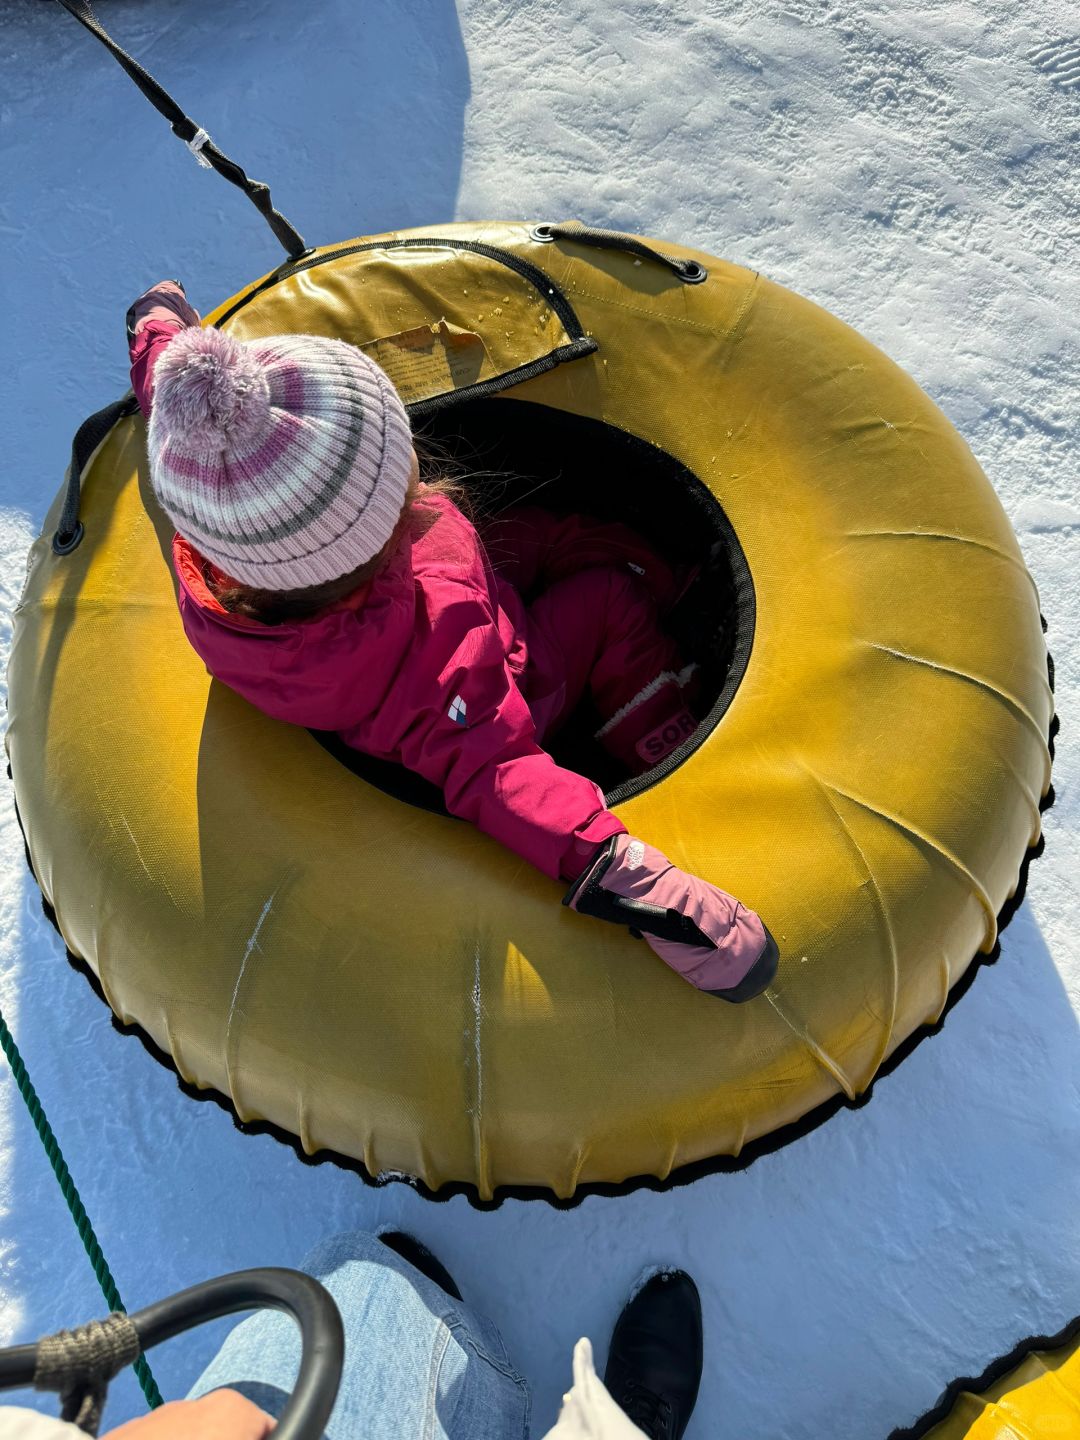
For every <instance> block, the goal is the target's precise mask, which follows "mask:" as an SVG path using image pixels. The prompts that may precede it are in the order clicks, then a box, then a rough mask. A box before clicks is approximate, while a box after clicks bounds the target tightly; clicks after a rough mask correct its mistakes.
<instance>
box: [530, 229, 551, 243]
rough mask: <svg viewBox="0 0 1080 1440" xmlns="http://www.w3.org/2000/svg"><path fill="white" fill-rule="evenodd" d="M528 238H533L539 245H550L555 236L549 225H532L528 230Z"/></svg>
mask: <svg viewBox="0 0 1080 1440" xmlns="http://www.w3.org/2000/svg"><path fill="white" fill-rule="evenodd" d="M529 239H530V240H535V241H536V242H537V243H538V244H540V245H550V244H551V243H552V241H553V240H554V239H555V236H554V235H553V234H552V233H551V226H550V225H548V224H544V225H534V226H533V228H532V229H531V230H530V231H529Z"/></svg>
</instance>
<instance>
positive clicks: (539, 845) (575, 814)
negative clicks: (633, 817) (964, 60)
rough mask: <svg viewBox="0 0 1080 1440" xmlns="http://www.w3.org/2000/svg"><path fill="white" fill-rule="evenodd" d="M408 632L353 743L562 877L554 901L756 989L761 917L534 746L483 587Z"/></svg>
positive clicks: (763, 954) (728, 991)
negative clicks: (363, 732) (637, 833)
mask: <svg viewBox="0 0 1080 1440" xmlns="http://www.w3.org/2000/svg"><path fill="white" fill-rule="evenodd" d="M421 635H422V637H423V640H422V643H420V637H421ZM417 639H418V643H417V644H416V645H415V646H414V647H413V651H412V655H413V656H414V657H416V658H415V659H414V660H413V662H412V663H411V664H408V665H407V666H406V667H403V672H402V673H399V675H398V678H397V683H396V684H395V686H394V689H393V692H392V693H391V694H390V696H388V697H387V698H386V699H385V700H384V702H383V704H382V705H381V706H380V707H379V710H378V712H377V713H376V714H375V715H374V716H373V717H372V720H371V722H370V727H371V731H372V733H371V735H370V736H369V737H363V736H358V739H357V743H358V744H359V746H360V748H363V749H366V748H368V745H369V744H371V743H372V741H374V743H375V745H376V746H377V748H378V749H380V750H382V751H383V752H384V753H386V752H392V751H394V750H396V751H397V753H398V754H400V756H401V759H402V761H403V763H404V764H405V765H407V766H408V767H409V768H410V769H411V770H415V771H417V772H418V773H419V774H421V775H423V776H424V777H425V778H426V779H428V780H431V781H433V782H434V783H435V784H437V785H439V786H440V787H441V789H442V791H443V794H444V797H445V800H446V806H447V809H448V810H449V811H450V812H451V813H452V814H454V815H458V816H460V817H461V818H462V819H466V820H469V821H471V822H472V823H473V824H474V825H476V826H477V828H478V829H480V830H483V831H484V832H485V833H486V834H488V835H491V836H492V837H493V838H494V839H496V840H498V841H499V842H500V843H501V844H503V845H506V846H507V848H508V849H511V850H514V851H515V852H516V853H517V854H519V855H522V856H523V857H524V858H525V859H527V860H529V861H530V862H531V863H532V864H534V865H536V866H537V867H538V868H539V869H541V870H544V871H545V872H546V873H547V874H549V875H551V876H553V877H555V878H561V879H563V880H572V881H573V882H574V883H573V884H572V886H571V889H570V892H569V894H568V895H567V897H566V901H565V902H564V903H566V904H568V905H570V906H571V908H573V909H575V910H577V911H579V912H580V913H581V914H585V915H592V916H595V917H596V918H597V919H602V920H608V921H613V922H615V923H617V924H623V925H626V926H627V927H629V928H630V929H631V930H632V931H633V932H634V933H635V934H638V935H640V936H641V937H642V938H644V939H645V940H646V941H647V942H648V944H649V945H650V947H651V948H652V949H653V950H654V951H655V953H656V954H657V955H658V956H659V957H660V959H662V960H663V961H664V963H665V964H667V965H669V966H670V967H671V968H672V969H673V970H675V971H676V973H677V974H679V975H681V976H682V977H683V979H685V980H687V981H689V983H690V984H691V985H693V986H695V987H696V988H697V989H699V990H705V991H707V992H709V993H710V994H714V995H718V996H720V997H721V998H723V999H726V1000H732V1001H741V1000H749V999H751V998H752V997H753V996H755V995H758V994H760V993H761V991H762V990H763V989H764V988H765V986H766V985H767V984H768V983H769V982H770V981H771V980H772V978H773V975H774V974H775V972H776V963H777V948H776V943H775V941H774V940H773V939H772V937H771V936H770V935H769V934H768V932H767V931H766V929H765V927H764V926H763V925H762V923H761V921H760V919H759V918H758V916H757V915H755V914H754V912H753V911H751V910H747V909H746V908H745V907H744V906H742V905H741V904H740V903H739V902H738V901H737V900H736V899H735V898H734V897H733V896H731V895H728V894H726V893H725V892H724V891H723V890H720V889H718V888H717V887H716V886H714V885H711V884H709V883H708V882H707V881H705V880H701V879H699V878H698V877H696V876H694V875H689V874H687V873H686V872H685V871H682V870H679V869H678V868H677V867H676V866H674V865H672V864H671V862H670V861H669V860H668V859H667V857H666V856H665V855H663V854H661V852H660V851H658V850H656V849H654V848H653V847H652V846H648V845H644V844H643V843H642V842H641V841H639V840H634V839H632V838H631V837H630V836H629V835H628V834H627V833H626V827H625V826H624V825H623V824H622V822H621V821H620V820H619V819H618V817H617V816H615V815H613V814H612V813H611V811H609V810H607V809H606V808H605V806H604V800H603V795H602V793H601V791H600V790H599V788H598V787H597V786H596V785H595V784H594V783H593V782H592V781H591V780H588V779H586V778H585V777H584V776H582V775H578V774H576V773H575V772H574V771H572V770H566V769H564V768H562V767H561V766H559V765H557V764H556V763H555V761H554V760H553V759H552V757H551V756H550V755H549V754H548V753H547V752H546V751H545V750H543V749H542V748H541V747H540V745H539V744H538V743H537V740H536V733H535V729H534V726H533V721H532V717H531V715H530V713H529V708H528V705H527V704H526V702H525V699H524V697H523V696H522V694H521V692H520V691H519V689H518V687H517V684H516V682H515V680H514V677H513V676H512V674H511V673H510V671H509V669H508V667H507V664H506V659H505V655H504V652H503V647H502V642H501V640H500V638H499V632H498V628H497V625H496V622H495V617H494V615H493V614H492V613H491V604H490V599H489V598H488V596H487V595H486V594H483V593H482V592H480V591H478V590H476V589H473V588H471V587H462V589H461V594H460V598H459V599H458V600H457V601H455V602H454V603H451V604H448V605H445V606H443V607H442V608H440V609H439V610H438V611H437V612H436V613H432V612H431V611H430V610H421V611H420V612H418V635H417ZM432 655H438V656H439V657H440V659H441V663H439V662H436V663H437V664H438V673H437V675H433V674H432V673H431V671H430V670H429V669H428V666H427V663H426V661H427V660H428V658H429V657H431V656H432ZM436 697H438V698H437V699H436ZM433 701H434V702H435V703H432V702H433ZM364 728H365V729H367V728H368V727H366V726H365V727H364ZM395 732H396V733H395ZM365 739H366V743H365Z"/></svg>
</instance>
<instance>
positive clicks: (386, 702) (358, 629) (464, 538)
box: [173, 496, 626, 880]
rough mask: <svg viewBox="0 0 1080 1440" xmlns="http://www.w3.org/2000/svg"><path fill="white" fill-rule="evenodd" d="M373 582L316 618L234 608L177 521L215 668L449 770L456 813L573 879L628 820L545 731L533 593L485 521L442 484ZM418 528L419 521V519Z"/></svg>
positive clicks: (323, 724)
mask: <svg viewBox="0 0 1080 1440" xmlns="http://www.w3.org/2000/svg"><path fill="white" fill-rule="evenodd" d="M429 507H430V509H431V510H432V511H434V512H435V515H436V519H435V522H434V523H433V524H432V525H431V526H430V528H429V529H427V531H426V533H424V534H421V535H417V534H415V533H412V534H407V535H406V537H405V538H404V539H403V540H402V542H401V544H400V546H399V547H398V549H397V551H396V553H395V554H394V555H393V557H392V558H391V559H390V561H389V562H388V563H387V565H386V567H385V568H384V569H383V570H382V571H381V572H380V573H379V574H378V575H377V576H376V578H375V579H374V580H373V581H372V582H371V584H370V585H368V586H366V587H364V588H363V589H362V590H360V591H357V592H356V593H354V594H353V595H351V596H349V597H348V599H346V600H344V601H341V602H339V603H338V604H336V605H332V606H329V607H328V608H327V609H325V610H322V611H320V612H319V613H318V614H317V615H314V616H312V617H310V618H309V619H306V620H297V621H288V622H285V623H284V624H281V625H264V624H262V623H261V622H260V621H258V620H250V619H247V618H246V617H244V616H240V615H234V614H230V613H229V612H228V611H226V610H225V609H224V607H223V606H222V605H221V603H220V601H218V600H217V598H216V597H215V596H214V594H213V592H212V591H211V590H210V587H209V585H208V584H207V581H206V578H205V577H204V573H203V566H204V564H205V562H204V561H203V559H202V557H201V556H200V555H199V554H198V552H197V551H195V550H194V549H193V547H192V546H191V545H189V544H188V543H187V541H186V540H183V539H182V538H181V537H180V536H179V535H178V536H177V537H176V539H175V540H174V542H173V560H174V563H175V566H176V572H177V575H178V576H179V580H180V613H181V616H182V617H183V621H184V629H185V631H186V632H187V637H188V639H189V640H190V641H191V644H192V645H193V646H194V648H195V650H196V651H197V652H198V654H199V655H201V657H202V659H203V661H204V662H205V664H206V668H207V669H208V670H209V671H210V673H211V674H212V675H214V676H216V677H217V679H219V680H221V681H222V682H223V683H224V684H226V685H228V686H229V688H230V689H232V690H236V691H237V692H238V693H239V694H241V695H243V696H244V697H245V699H247V700H250V701H251V703H252V704H253V705H257V706H258V708H259V709H260V710H263V711H265V713H266V714H268V715H272V716H273V717H274V718H275V719H277V720H287V721H289V722H290V723H292V724H294V725H304V726H307V727H308V728H309V729H312V730H334V731H337V733H338V734H339V735H340V736H341V738H342V739H343V740H344V741H345V743H346V744H347V745H351V746H353V748H354V749H357V750H362V751H363V752H364V753H365V754H367V755H374V756H376V757H378V758H379V759H384V760H393V761H397V762H398V763H399V764H402V765H406V766H408V768H409V769H410V770H415V771H416V772H417V773H418V774H420V775H423V776H424V778H425V779H427V780H431V781H433V782H434V783H435V784H436V785H438V786H439V787H440V788H441V789H442V791H443V795H444V797H445V801H446V808H447V809H448V810H449V811H450V813H451V814H452V815H459V816H461V818H462V819H464V820H471V821H472V823H473V824H474V825H476V826H478V827H479V828H480V829H481V830H483V831H484V832H485V833H486V834H488V835H491V836H493V837H494V838H495V839H496V840H498V841H500V842H501V843H502V844H503V845H506V846H508V847H509V849H511V850H514V851H516V853H517V854H519V855H521V856H522V857H523V858H524V859H526V860H528V861H530V862H531V863H532V864H533V865H536V866H537V867H538V868H539V869H541V870H543V871H545V872H546V873H547V874H548V875H551V876H554V877H556V878H558V877H562V878H564V879H568V880H572V879H575V878H576V877H577V875H579V874H580V873H581V871H582V869H584V867H585V864H586V862H587V861H588V858H589V856H590V855H591V853H592V851H593V850H594V849H595V848H596V846H597V845H599V844H600V843H601V841H603V840H606V839H607V838H608V836H610V835H615V834H618V833H620V832H622V831H623V830H625V828H626V827H625V826H624V825H623V824H622V822H621V821H620V820H618V819H617V818H616V817H615V816H614V815H612V814H611V812H610V811H608V810H606V809H605V808H604V797H603V795H602V793H601V792H600V790H599V788H598V787H597V786H596V785H595V784H594V783H593V782H592V781H591V780H587V779H585V777H584V776H583V775H577V774H575V773H574V772H573V771H571V770H564V769H562V768H561V766H559V765H556V763H555V761H554V760H553V759H552V758H551V756H550V755H549V754H547V752H546V751H545V750H543V749H541V747H540V745H539V744H538V743H537V740H536V730H535V727H534V724H533V719H532V716H531V714H530V713H529V707H528V705H527V704H526V702H525V698H524V696H523V695H522V693H521V691H520V690H519V688H518V683H517V682H518V679H519V677H520V676H521V675H522V674H523V673H524V670H525V666H526V664H527V661H528V654H527V650H526V645H525V641H524V639H523V638H522V637H523V635H524V633H525V624H524V619H525V617H524V606H523V605H522V602H521V600H520V598H519V596H518V595H517V593H516V592H515V591H514V590H513V589H512V588H511V587H510V586H509V585H505V584H500V582H499V581H498V580H496V578H495V576H494V574H493V573H492V570H491V566H490V564H489V563H488V560H487V555H486V553H485V551H484V548H483V546H482V545H481V543H480V540H479V537H478V536H477V534H476V531H475V530H474V529H473V527H472V526H471V525H470V524H469V522H468V521H467V520H466V519H465V517H464V516H463V515H462V514H461V513H460V511H458V510H457V509H456V507H455V506H453V505H452V504H451V503H450V502H449V501H448V500H446V499H444V498H443V497H442V496H435V497H433V498H432V499H431V500H430V501H428V502H426V505H423V506H420V507H419V513H420V514H421V515H422V512H423V510H424V509H425V508H429ZM416 528H419V527H414V531H415V529H416Z"/></svg>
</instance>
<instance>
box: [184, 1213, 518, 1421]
mask: <svg viewBox="0 0 1080 1440" xmlns="http://www.w3.org/2000/svg"><path fill="white" fill-rule="evenodd" d="M303 1268H304V1269H305V1270H306V1271H307V1272H308V1273H309V1274H310V1275H314V1276H316V1277H317V1278H318V1279H319V1280H321V1281H322V1283H323V1284H324V1285H325V1286H326V1288H327V1289H328V1290H329V1291H330V1293H331V1295H333V1297H334V1299H335V1300H336V1301H337V1306H338V1309H339V1310H340V1311H341V1318H342V1321H343V1323H344V1326H345V1369H344V1373H343V1375H342V1379H341V1389H340V1391H339V1392H338V1398H337V1404H336V1405H335V1406H334V1411H333V1414H332V1415H331V1417H330V1422H329V1424H328V1425H327V1427H326V1440H356V1437H358V1436H363V1437H364V1440H527V1437H528V1434H529V1392H528V1388H527V1386H526V1384H525V1381H524V1379H523V1378H522V1377H521V1376H520V1375H519V1374H518V1373H517V1371H516V1370H515V1369H514V1367H513V1366H512V1365H511V1364H510V1361H509V1358H508V1356H507V1354H506V1348H505V1346H504V1345H503V1342H502V1339H501V1337H500V1335H499V1332H498V1331H497V1330H496V1329H495V1326H494V1325H493V1324H492V1323H491V1321H490V1320H486V1319H485V1318H484V1317H483V1316H482V1315H476V1314H474V1313H473V1312H472V1311H471V1310H469V1309H468V1307H467V1306H465V1305H462V1304H461V1303H460V1302H459V1301H456V1300H454V1299H452V1298H451V1296H449V1295H447V1294H445V1293H444V1292H443V1291H442V1290H440V1289H439V1287H438V1286H437V1285H435V1284H433V1283H432V1281H430V1280H429V1279H427V1277H426V1276H424V1275H421V1274H420V1272H419V1271H418V1270H415V1269H414V1268H413V1267H412V1266H411V1265H410V1264H409V1263H408V1262H407V1261H406V1260H403V1259H402V1258H401V1256H400V1255H397V1254H395V1253H394V1251H392V1250H390V1249H388V1248H387V1247H386V1246H385V1245H383V1244H382V1243H381V1242H380V1241H378V1240H376V1239H375V1238H374V1236H372V1235H366V1234H363V1233H361V1232H359V1231H357V1232H355V1233H352V1234H348V1235H337V1236H334V1237H333V1238H332V1239H330V1240H327V1241H324V1242H323V1243H322V1244H321V1245H319V1246H318V1247H317V1248H316V1249H315V1250H313V1251H312V1253H311V1254H310V1255H309V1256H308V1257H307V1259H306V1260H305V1261H304V1265H303ZM299 1361H300V1338H299V1331H298V1330H297V1328H296V1325H295V1324H294V1322H293V1321H292V1320H290V1319H289V1318H288V1317H287V1316H285V1315H280V1314H277V1313H276V1312H273V1311H267V1310H264V1311H260V1312H259V1313H258V1314H257V1315H253V1316H252V1317H251V1318H250V1319H249V1320H244V1321H242V1322H241V1323H240V1324H239V1325H238V1326H237V1327H236V1329H235V1330H233V1331H232V1332H231V1334H230V1335H229V1336H228V1338H227V1339H226V1341H225V1343H224V1345H223V1346H222V1347H221V1349H220V1350H219V1351H218V1353H217V1355H215V1356H214V1358H213V1360H211V1362H210V1364H209V1365H208V1366H207V1368H206V1370H204V1371H203V1373H202V1375H201V1376H200V1377H199V1379H198V1380H197V1381H196V1383H195V1385H194V1387H193V1388H192V1390H191V1392H190V1395H189V1398H190V1399H193V1400H194V1399H196V1398H197V1397H198V1396H200V1395H205V1394H207V1392H208V1391H210V1390H217V1389H220V1388H221V1387H222V1386H225V1385H228V1386H230V1387H231V1388H232V1389H234V1390H239V1391H240V1393H241V1394H243V1395H246V1396H247V1397H248V1398H249V1399H250V1400H253V1401H254V1402H255V1404H257V1405H260V1406H261V1407H262V1408H263V1409H264V1410H266V1411H267V1412H268V1413H269V1414H271V1415H275V1416H277V1415H280V1414H281V1409H282V1407H283V1405H284V1404H285V1401H286V1399H287V1397H288V1395H289V1394H290V1393H291V1391H292V1387H293V1383H294V1381H295V1379H296V1371H297V1367H298V1365H299Z"/></svg>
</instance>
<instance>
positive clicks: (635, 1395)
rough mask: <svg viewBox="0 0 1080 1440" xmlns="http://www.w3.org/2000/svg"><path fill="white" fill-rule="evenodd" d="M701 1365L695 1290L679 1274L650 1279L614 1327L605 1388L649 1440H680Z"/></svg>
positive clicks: (698, 1302)
mask: <svg viewBox="0 0 1080 1440" xmlns="http://www.w3.org/2000/svg"><path fill="white" fill-rule="evenodd" d="M701 1364H702V1341H701V1299H700V1297H699V1296H698V1291H697V1286H696V1285H695V1284H694V1282H693V1280H691V1279H690V1276H689V1275H687V1274H686V1273H685V1271H682V1270H667V1271H663V1272H661V1273H660V1274H659V1275H654V1276H653V1277H652V1278H651V1279H650V1280H648V1281H646V1283H645V1284H644V1285H643V1286H642V1287H641V1289H640V1290H639V1291H638V1292H637V1294H636V1295H635V1296H634V1297H633V1298H632V1299H631V1300H630V1301H629V1302H628V1303H627V1305H626V1308H625V1309H624V1310H623V1312H622V1314H621V1315H620V1316H619V1318H618V1320H617V1321H616V1322H615V1333H614V1334H613V1335H612V1337H611V1349H610V1350H609V1352H608V1362H607V1370H606V1372H605V1374H604V1384H605V1385H606V1386H607V1388H608V1389H609V1390H610V1392H611V1396H612V1399H614V1400H615V1402H616V1403H617V1404H618V1405H619V1406H620V1407H621V1408H622V1409H623V1410H625V1412H626V1414H627V1415H629V1417H630V1419H631V1420H633V1422H634V1424H635V1425H637V1426H638V1427H639V1428H640V1429H642V1430H644V1432H645V1434H646V1435H648V1436H649V1437H650V1440H682V1437H683V1434H684V1433H685V1431H686V1427H687V1425H688V1424H689V1423H690V1415H691V1413H692V1412H693V1409H694V1402H695V1401H696V1400H697V1393H698V1386H699V1384H700V1383H701Z"/></svg>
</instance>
